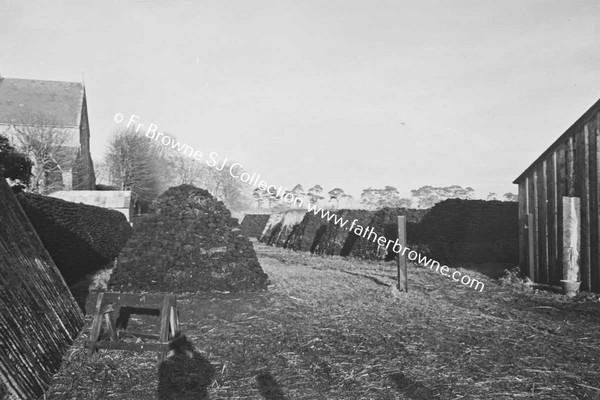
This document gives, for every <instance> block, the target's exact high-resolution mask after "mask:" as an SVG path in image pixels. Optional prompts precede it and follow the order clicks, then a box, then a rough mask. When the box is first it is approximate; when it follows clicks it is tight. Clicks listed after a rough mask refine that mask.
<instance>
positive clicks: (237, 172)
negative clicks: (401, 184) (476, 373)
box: [113, 113, 485, 292]
mask: <svg viewBox="0 0 600 400" xmlns="http://www.w3.org/2000/svg"><path fill="white" fill-rule="evenodd" d="M113 120H114V121H115V122H116V123H117V124H120V123H121V122H123V120H124V116H123V114H122V113H116V114H115V116H114V118H113ZM139 120H140V117H138V116H137V115H135V114H131V116H130V117H129V121H128V122H127V128H129V129H134V130H135V132H136V133H139V132H140V130H141V129H142V132H143V131H144V130H143V128H144V124H142V123H140V122H139ZM145 136H146V137H148V138H149V139H152V140H154V141H156V142H159V139H160V143H162V144H163V145H164V146H170V147H171V148H173V150H177V151H178V152H180V153H182V154H184V155H189V156H190V157H192V158H193V159H194V160H197V161H202V159H203V153H202V152H201V151H200V150H196V149H194V148H193V147H191V146H188V145H186V144H183V143H181V142H179V141H178V140H177V139H175V138H172V137H171V136H168V135H166V134H165V133H164V132H159V131H158V126H157V125H156V124H153V123H151V124H150V125H148V127H147V129H145ZM227 161H228V159H227V158H225V160H224V161H220V159H219V155H218V154H217V153H216V152H210V153H209V154H208V159H206V165H208V166H209V167H212V168H215V169H216V170H218V171H222V170H223V169H224V168H225V167H226V166H227ZM242 169H243V165H242V164H240V163H237V162H234V163H231V164H230V165H229V174H230V175H231V176H232V177H233V178H235V179H239V180H240V181H242V182H244V183H247V184H249V185H251V186H253V187H255V188H259V189H261V190H264V191H267V192H268V193H269V194H270V195H274V196H275V197H276V198H279V199H282V200H283V201H285V202H286V203H289V204H291V205H292V207H295V208H303V203H304V200H303V199H302V198H301V197H298V196H296V195H295V194H294V193H291V192H289V191H288V190H287V189H286V188H285V187H283V186H279V187H276V186H275V185H269V184H268V183H267V182H266V181H264V180H261V179H260V174H257V173H256V172H253V173H252V174H250V173H249V172H243V171H242ZM307 208H308V212H309V213H310V212H312V213H313V214H314V215H319V214H320V215H321V218H322V219H324V220H327V222H332V221H333V223H334V224H336V225H339V226H340V227H342V228H344V229H347V230H349V231H351V232H353V233H354V234H355V235H357V236H360V237H362V238H364V239H366V240H372V241H373V243H377V245H378V246H379V247H381V248H385V249H386V251H390V246H391V247H392V251H393V252H394V253H396V254H401V255H402V256H404V255H406V256H407V257H408V259H409V260H410V261H413V262H416V263H418V264H420V265H423V266H425V267H429V269H431V270H434V267H435V271H436V272H439V273H440V274H442V275H444V276H447V277H451V278H452V279H453V280H454V281H455V282H460V283H461V284H462V285H465V286H469V287H473V286H475V290H477V289H479V291H480V292H481V291H483V288H484V286H485V285H484V284H483V282H480V281H478V280H477V279H474V278H471V277H470V276H469V275H463V274H462V273H461V272H460V271H456V270H455V271H453V272H452V273H451V274H450V268H449V267H448V266H446V265H441V264H440V263H439V262H437V261H436V260H433V259H431V258H429V257H427V256H424V255H422V254H419V253H418V252H416V251H415V250H411V249H410V248H408V247H406V246H402V245H401V244H400V243H399V242H398V239H396V240H395V241H392V240H391V239H390V240H388V239H386V238H385V237H384V236H383V235H381V236H380V235H377V233H376V232H375V231H374V229H373V228H372V227H363V226H361V225H359V224H357V222H358V220H357V219H355V220H354V221H352V222H351V224H350V227H347V226H346V225H347V224H348V220H346V219H345V218H342V217H340V216H338V215H337V214H336V213H335V212H332V213H330V211H332V210H324V209H322V208H321V207H317V206H316V204H310V203H309V204H308V205H307Z"/></svg>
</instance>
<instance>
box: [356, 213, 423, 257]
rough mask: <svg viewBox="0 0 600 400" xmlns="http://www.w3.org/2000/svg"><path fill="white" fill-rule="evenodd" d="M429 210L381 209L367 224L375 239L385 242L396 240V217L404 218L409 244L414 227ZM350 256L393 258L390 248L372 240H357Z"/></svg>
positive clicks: (393, 254)
mask: <svg viewBox="0 0 600 400" xmlns="http://www.w3.org/2000/svg"><path fill="white" fill-rule="evenodd" d="M428 211H429V210H414V209H409V208H387V207H386V208H382V209H380V210H377V211H375V212H374V214H373V217H372V218H371V220H370V221H369V222H368V226H370V227H372V228H373V231H374V232H375V233H376V234H377V237H381V236H383V237H385V238H386V241H387V240H394V241H395V240H396V239H397V238H398V218H397V217H398V216H402V215H403V216H405V217H406V225H407V226H406V230H407V236H408V242H409V244H411V240H412V237H413V236H414V235H413V231H414V229H415V225H416V224H418V223H419V222H420V221H421V220H422V219H423V216H424V215H425V214H427V212H428ZM350 255H351V256H354V257H358V258H363V259H367V260H386V261H390V260H392V259H393V258H394V257H395V253H394V252H393V251H392V248H391V247H390V248H389V250H388V249H386V248H385V247H379V245H378V244H377V243H376V242H373V240H372V239H367V238H362V237H361V238H358V240H357V241H356V244H355V245H354V246H353V247H352V251H351V253H350Z"/></svg>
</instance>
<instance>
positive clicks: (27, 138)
mask: <svg viewBox="0 0 600 400" xmlns="http://www.w3.org/2000/svg"><path fill="white" fill-rule="evenodd" d="M11 126H12V128H13V130H14V139H15V147H16V148H17V150H18V152H20V153H22V154H25V155H26V156H27V157H28V158H29V159H30V160H31V161H32V162H33V167H32V171H31V172H32V175H31V179H30V183H29V186H28V187H29V189H30V190H31V191H33V192H37V193H43V194H46V193H50V192H53V191H56V190H61V189H62V188H63V182H62V172H63V170H68V169H70V168H71V163H72V161H73V160H72V159H71V157H69V148H68V146H67V144H68V140H69V137H70V135H69V132H68V131H67V130H65V129H62V128H59V127H58V126H59V125H58V124H57V123H56V121H55V120H54V119H53V118H52V117H51V116H47V115H44V114H30V115H27V116H23V117H22V118H21V119H19V120H18V121H12V122H11Z"/></svg>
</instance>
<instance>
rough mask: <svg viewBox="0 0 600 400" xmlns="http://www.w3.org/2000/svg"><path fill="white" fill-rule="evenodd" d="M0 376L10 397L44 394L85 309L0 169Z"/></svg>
mask: <svg viewBox="0 0 600 400" xmlns="http://www.w3.org/2000/svg"><path fill="white" fill-rule="evenodd" d="M0 285H1V289H0V338H1V340H0V378H1V382H2V383H3V385H4V386H5V388H4V389H5V390H7V391H8V393H9V394H10V396H12V397H10V398H11V399H34V398H39V397H40V396H42V395H43V393H44V390H45V389H46V388H47V385H48V383H49V381H50V378H51V376H52V375H53V374H54V373H56V372H57V371H58V369H59V367H60V363H61V360H62V356H63V353H64V352H65V350H66V349H67V348H68V347H69V345H70V344H71V343H72V342H73V340H74V339H75V337H76V336H77V334H78V332H79V330H80V329H81V327H82V325H83V315H82V314H81V311H80V309H79V307H78V306H77V303H76V302H75V300H74V299H73V296H72V295H71V293H70V292H69V289H68V288H67V285H66V284H65V281H64V280H63V278H62V276H61V274H60V272H59V271H58V269H57V267H56V265H54V262H53V261H52V258H51V257H50V255H49V254H48V252H47V251H46V249H45V248H44V246H43V245H42V242H41V241H40V238H39V237H38V235H37V234H36V232H35V230H34V228H33V226H32V225H31V223H30V222H29V220H28V219H27V217H26V216H25V213H24V212H23V209H22V208H21V206H20V205H19V203H18V202H17V200H16V198H15V196H14V195H13V193H12V192H11V189H10V188H9V187H8V185H7V183H6V181H5V180H4V178H3V177H2V176H1V175H0Z"/></svg>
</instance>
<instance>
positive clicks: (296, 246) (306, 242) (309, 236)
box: [284, 212, 328, 252]
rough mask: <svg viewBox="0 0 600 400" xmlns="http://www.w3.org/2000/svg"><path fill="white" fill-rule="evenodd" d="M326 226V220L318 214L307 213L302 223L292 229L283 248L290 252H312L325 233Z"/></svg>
mask: <svg viewBox="0 0 600 400" xmlns="http://www.w3.org/2000/svg"><path fill="white" fill-rule="evenodd" d="M327 225H328V224H327V220H325V219H323V218H321V215H320V214H319V215H314V214H313V213H312V212H308V213H306V214H305V215H304V217H303V218H302V221H301V222H300V223H299V224H298V225H296V226H294V227H293V228H292V232H291V234H290V236H289V237H288V238H287V241H286V242H285V243H284V246H285V247H286V248H288V249H292V250H301V251H311V252H312V251H314V250H315V248H316V247H317V244H318V243H319V241H320V240H321V237H322V236H323V234H324V233H325V230H326V229H327Z"/></svg>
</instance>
